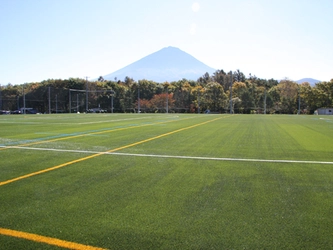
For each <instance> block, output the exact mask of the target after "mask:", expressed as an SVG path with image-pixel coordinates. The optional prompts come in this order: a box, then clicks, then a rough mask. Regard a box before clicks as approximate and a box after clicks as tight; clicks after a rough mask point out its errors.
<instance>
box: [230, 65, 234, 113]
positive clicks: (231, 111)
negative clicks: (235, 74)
mask: <svg viewBox="0 0 333 250" xmlns="http://www.w3.org/2000/svg"><path fill="white" fill-rule="evenodd" d="M232 113H233V110H232V71H230V114H232Z"/></svg>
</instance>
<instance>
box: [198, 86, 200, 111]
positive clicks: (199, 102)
mask: <svg viewBox="0 0 333 250" xmlns="http://www.w3.org/2000/svg"><path fill="white" fill-rule="evenodd" d="M198 114H200V90H199V89H198Z"/></svg>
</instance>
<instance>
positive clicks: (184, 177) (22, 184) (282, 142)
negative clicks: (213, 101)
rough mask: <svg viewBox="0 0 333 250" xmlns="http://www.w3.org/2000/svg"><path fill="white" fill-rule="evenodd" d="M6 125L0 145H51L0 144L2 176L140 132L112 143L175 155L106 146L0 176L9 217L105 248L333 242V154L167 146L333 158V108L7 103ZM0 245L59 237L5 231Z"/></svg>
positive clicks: (2, 223) (8, 221)
mask: <svg viewBox="0 0 333 250" xmlns="http://www.w3.org/2000/svg"><path fill="white" fill-rule="evenodd" d="M216 118H220V119H218V120H215V121H212V122H209V123H205V124H202V125H200V126H196V127H190V126H193V125H195V124H201V123H204V122H207V121H211V120H213V119H216ZM0 126H1V130H0V145H5V146H10V145H17V146H19V145H22V144H26V143H29V142H30V143H31V142H40V143H39V144H34V145H30V146H28V145H27V146H26V147H33V148H41V149H44V150H45V149H51V150H50V151H44V150H43V151H37V150H32V149H30V150H28V149H18V148H8V149H4V150H0V157H1V161H0V173H1V175H0V182H2V181H6V180H9V179H12V178H15V177H18V176H22V175H25V174H29V173H32V172H35V171H38V170H42V169H46V168H50V167H53V166H57V165H59V164H62V163H65V162H70V161H73V160H75V159H79V158H82V157H86V156H88V155H91V154H89V153H88V152H86V153H83V152H82V153H80V152H64V151H52V149H58V150H86V151H94V152H101V151H103V152H104V151H107V150H112V149H118V148H120V147H123V146H126V145H132V144H133V143H136V142H142V143H140V144H137V145H132V146H130V147H128V148H125V149H122V150H118V151H117V153H128V154H144V155H167V156H171V157H170V158H161V157H153V156H137V155H128V154H123V155H100V156H97V157H95V158H91V159H88V160H84V161H81V162H78V163H75V164H72V165H69V166H66V167H63V168H60V169H57V170H54V171H50V172H47V173H44V174H40V175H36V176H32V177H30V178H26V179H22V180H19V181H16V182H12V183H9V184H7V185H3V186H0V201H1V202H0V227H2V228H8V229H13V230H18V231H23V232H30V233H35V234H39V235H43V236H49V237H54V238H58V239H62V240H66V241H73V242H77V243H81V244H87V245H92V246H97V247H103V248H109V249H330V248H331V246H332V245H333V237H332V232H333V219H332V218H333V217H332V207H333V186H332V180H333V164H319V163H317V164H314V163H311V164H310V163H276V162H259V161H253V162H247V161H217V160H213V159H211V160H209V159H205V160H204V159H202V160H198V159H189V158H187V159H179V158H174V157H172V156H193V157H214V158H234V159H237V158H240V159H267V160H296V161H304V160H305V161H318V162H321V161H329V162H333V133H332V131H333V118H331V117H324V116H323V117H320V116H282V115H281V116H269V115H266V116H264V115H233V116H229V115H178V114H177V115H174V114H168V115H166V114H165V115H151V114H113V115H111V114H108V115H97V114H90V115H83V114H81V115H76V114H75V115H74V114H73V115H40V116H38V115H36V116H35V115H31V116H29V115H27V116H23V115H22V116H21V115H19V116H15V115H9V116H0ZM184 128H188V129H185V130H181V129H184ZM173 131H178V132H175V133H172V132H173ZM75 135H80V136H79V137H73V136H75ZM160 135H165V136H163V137H157V136H160ZM55 138H57V139H60V138H61V139H62V140H57V141H49V140H54V139H55ZM149 138H154V139H153V140H150V141H144V140H147V139H149ZM0 246H1V247H3V248H4V249H58V248H57V247H54V246H49V245H47V244H42V243H36V242H32V241H27V240H22V239H17V238H13V237H8V236H3V235H0Z"/></svg>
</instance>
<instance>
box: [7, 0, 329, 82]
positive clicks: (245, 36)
mask: <svg viewBox="0 0 333 250" xmlns="http://www.w3.org/2000/svg"><path fill="white" fill-rule="evenodd" d="M332 13H333V1H332V0H251V1H250V0H232V1H231V0H200V1H199V0H198V1H196V0H167V1H166V0H165V1H159V0H141V1H139V0H138V1H134V0H126V1H121V0H0V34H1V36H0V58H1V59H0V84H1V85H5V84H7V83H11V84H23V83H25V82H38V81H42V80H46V79H50V78H54V79H58V78H60V79H67V78H70V77H79V78H84V77H86V76H88V77H90V79H93V78H97V77H98V76H101V75H106V74H109V73H112V72H114V71H116V70H118V69H120V68H123V67H125V66H127V65H128V64H130V63H132V62H134V61H137V60H139V59H141V58H142V57H144V56H147V55H148V54H151V53H153V52H156V51H158V50H160V49H162V48H164V47H168V46H174V47H178V48H180V49H181V50H183V51H185V52H187V53H189V54H191V55H192V56H194V57H195V58H197V59H198V60H200V61H202V62H203V63H205V64H207V65H208V66H210V67H213V68H215V69H223V70H224V71H230V70H236V69H239V70H240V71H242V72H243V73H244V74H245V75H246V76H248V75H249V74H250V73H251V74H252V75H256V76H257V77H260V78H265V79H269V78H274V79H283V78H286V77H287V78H289V79H291V80H298V79H301V78H305V77H311V78H315V79H318V80H322V81H329V80H330V79H332V78H333V28H332V25H333V15H332Z"/></svg>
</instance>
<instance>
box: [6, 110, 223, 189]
mask: <svg viewBox="0 0 333 250" xmlns="http://www.w3.org/2000/svg"><path fill="white" fill-rule="evenodd" d="M226 117H229V116H223V117H219V118H215V119H212V120H208V121H205V122H202V123H198V124H194V125H191V126H189V127H185V128H181V129H177V130H174V131H171V132H168V133H165V134H162V135H158V136H154V137H151V138H148V139H145V140H142V141H138V142H135V143H131V144H128V145H125V146H122V147H118V148H115V149H111V150H108V151H105V152H99V153H96V154H93V155H89V156H86V157H83V158H79V159H76V160H73V161H69V162H65V163H62V164H59V165H56V166H54V167H51V168H46V169H43V170H40V171H36V172H33V173H30V174H26V175H22V176H19V177H16V178H13V179H10V180H7V181H3V182H0V186H3V185H7V184H9V183H12V182H15V181H19V180H22V179H26V178H29V177H32V176H35V175H39V174H43V173H46V172H50V171H53V170H56V169H59V168H62V167H66V166H68V165H72V164H74V163H78V162H81V161H85V160H88V159H92V158H95V157H97V156H100V155H104V154H108V153H113V152H116V151H119V150H122V149H125V148H129V147H133V146H136V145H139V144H142V143H145V142H149V141H152V140H156V139H159V138H162V137H165V136H168V135H171V134H174V133H178V132H181V131H184V130H187V129H191V128H195V127H198V126H201V125H204V124H207V123H210V122H214V121H216V120H219V119H222V118H226Z"/></svg>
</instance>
